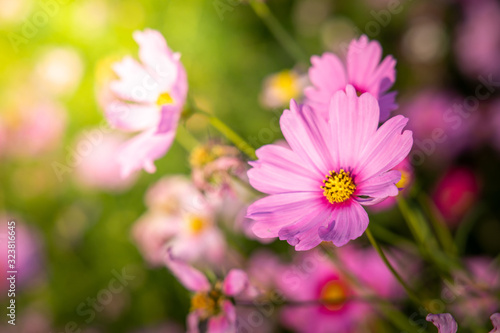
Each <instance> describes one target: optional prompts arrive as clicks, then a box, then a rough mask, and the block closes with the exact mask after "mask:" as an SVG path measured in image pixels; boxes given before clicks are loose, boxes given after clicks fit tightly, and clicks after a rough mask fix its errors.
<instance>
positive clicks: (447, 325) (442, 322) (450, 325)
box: [425, 313, 458, 333]
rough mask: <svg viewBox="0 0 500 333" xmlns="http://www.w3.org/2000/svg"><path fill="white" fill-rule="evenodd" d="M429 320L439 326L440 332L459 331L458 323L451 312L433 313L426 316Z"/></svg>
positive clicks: (451, 332) (452, 332) (450, 332)
mask: <svg viewBox="0 0 500 333" xmlns="http://www.w3.org/2000/svg"><path fill="white" fill-rule="evenodd" d="M425 319H426V320H427V321H428V322H431V323H433V324H434V326H436V327H437V329H438V333H457V330H458V325H457V322H456V321H455V319H453V316H452V315H451V314H449V313H440V314H432V313H429V314H428V315H427V317H426V318H425Z"/></svg>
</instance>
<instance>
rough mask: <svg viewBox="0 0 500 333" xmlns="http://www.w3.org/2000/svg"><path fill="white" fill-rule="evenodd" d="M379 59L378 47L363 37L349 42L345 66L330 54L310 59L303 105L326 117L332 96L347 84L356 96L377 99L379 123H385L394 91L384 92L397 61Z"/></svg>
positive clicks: (391, 77)
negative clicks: (365, 94)
mask: <svg viewBox="0 0 500 333" xmlns="http://www.w3.org/2000/svg"><path fill="white" fill-rule="evenodd" d="M381 58H382V47H381V46H380V44H379V43H378V42H376V41H371V42H370V41H369V40H368V37H366V36H365V35H363V36H361V37H360V38H359V39H358V40H353V41H351V43H350V44H349V48H348V50H347V58H346V62H345V64H344V63H342V61H341V60H340V58H339V57H337V56H336V55H334V54H332V53H324V54H323V55H322V56H321V57H318V56H313V57H312V58H311V63H312V67H311V68H310V69H309V79H310V81H311V82H312V84H313V86H312V87H308V88H306V90H305V95H306V104H309V105H312V106H314V107H316V108H317V111H318V112H321V114H323V115H324V116H325V118H326V117H327V115H328V105H329V104H330V99H331V97H332V96H333V94H334V93H335V92H337V91H339V90H344V89H345V88H346V85H348V84H350V85H352V86H353V87H354V88H355V89H356V92H357V93H358V94H363V93H365V92H368V93H370V94H371V95H373V96H374V97H375V98H376V99H377V100H378V104H379V106H380V115H379V120H380V122H383V121H385V120H386V119H387V118H388V117H389V114H390V112H391V111H392V110H395V109H396V108H397V104H396V101H395V99H396V92H390V93H388V92H387V91H388V90H389V89H390V88H391V87H392V85H393V84H394V81H395V80H396V70H395V66H396V60H394V58H393V57H392V56H387V57H385V58H384V60H383V61H382V62H380V60H381ZM315 110H316V109H315Z"/></svg>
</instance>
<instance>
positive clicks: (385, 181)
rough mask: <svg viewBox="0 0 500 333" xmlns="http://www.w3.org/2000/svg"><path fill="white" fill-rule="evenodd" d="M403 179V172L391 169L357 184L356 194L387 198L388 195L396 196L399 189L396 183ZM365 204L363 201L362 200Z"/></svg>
mask: <svg viewBox="0 0 500 333" xmlns="http://www.w3.org/2000/svg"><path fill="white" fill-rule="evenodd" d="M400 179H401V172H400V171H398V170H391V171H388V172H386V173H383V174H380V175H378V176H374V177H372V178H369V179H368V180H365V181H364V182H362V183H358V184H356V186H357V190H356V193H355V195H356V196H369V197H370V198H374V199H375V198H384V199H385V198H386V197H388V196H392V197H394V196H396V195H398V193H399V190H398V188H397V186H396V183H397V182H399V181H400ZM360 203H361V204H363V202H360Z"/></svg>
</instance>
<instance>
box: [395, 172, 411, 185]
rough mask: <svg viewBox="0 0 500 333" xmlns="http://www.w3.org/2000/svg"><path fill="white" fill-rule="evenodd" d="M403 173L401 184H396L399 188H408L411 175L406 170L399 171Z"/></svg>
mask: <svg viewBox="0 0 500 333" xmlns="http://www.w3.org/2000/svg"><path fill="white" fill-rule="evenodd" d="M399 171H400V172H401V179H400V180H399V182H397V183H396V186H397V187H398V188H405V187H406V186H408V183H409V182H410V177H411V176H410V173H409V172H408V171H405V170H399Z"/></svg>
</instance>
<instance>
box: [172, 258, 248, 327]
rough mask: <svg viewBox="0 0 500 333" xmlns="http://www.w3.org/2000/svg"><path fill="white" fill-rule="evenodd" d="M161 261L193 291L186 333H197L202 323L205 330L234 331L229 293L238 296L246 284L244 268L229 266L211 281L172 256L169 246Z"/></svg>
mask: <svg viewBox="0 0 500 333" xmlns="http://www.w3.org/2000/svg"><path fill="white" fill-rule="evenodd" d="M165 264H166V265H167V267H168V268H169V269H170V271H171V272H172V273H173V274H174V275H175V276H176V277H177V278H178V279H179V281H180V282H181V283H182V284H183V285H184V286H185V287H186V288H187V289H188V290H190V291H192V292H194V295H193V297H192V299H191V313H190V314H189V315H188V318H187V325H188V333H198V332H200V331H201V330H200V326H205V325H206V330H204V332H207V333H236V309H235V306H234V305H233V303H232V302H231V301H230V300H229V297H238V296H240V295H242V294H244V293H245V291H246V289H247V288H248V287H249V282H248V276H247V275H246V273H245V272H244V271H242V270H240V269H232V270H230V271H229V273H228V274H227V275H226V278H225V279H224V281H222V282H216V283H215V285H212V284H210V282H209V281H208V279H207V278H206V276H205V275H203V273H201V272H200V271H198V270H196V269H194V268H193V267H191V266H189V265H188V264H186V263H185V262H183V261H182V260H179V259H177V258H175V256H173V255H172V252H171V251H170V250H167V254H166V256H165Z"/></svg>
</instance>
